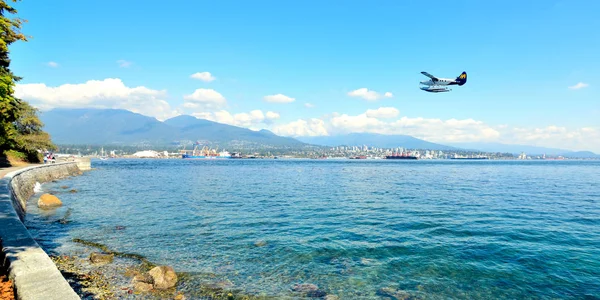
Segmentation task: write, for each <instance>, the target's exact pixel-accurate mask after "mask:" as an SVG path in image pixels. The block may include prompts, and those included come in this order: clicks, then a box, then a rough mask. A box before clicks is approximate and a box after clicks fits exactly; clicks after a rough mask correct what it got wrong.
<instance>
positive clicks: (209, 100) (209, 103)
mask: <svg viewBox="0 0 600 300" xmlns="http://www.w3.org/2000/svg"><path fill="white" fill-rule="evenodd" d="M183 99H184V100H185V102H184V104H183V106H184V107H186V108H201V109H216V108H221V107H224V106H225V105H226V104H227V100H226V99H225V97H223V95H221V94H220V93H219V92H217V91H215V90H213V89H197V90H195V91H194V92H193V93H192V94H189V95H185V96H183Z"/></svg>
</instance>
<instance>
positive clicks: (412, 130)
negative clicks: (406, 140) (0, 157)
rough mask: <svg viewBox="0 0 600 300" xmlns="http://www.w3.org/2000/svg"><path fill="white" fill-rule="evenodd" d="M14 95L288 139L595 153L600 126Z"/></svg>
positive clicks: (118, 86) (114, 84) (91, 84)
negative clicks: (363, 138)
mask: <svg viewBox="0 0 600 300" xmlns="http://www.w3.org/2000/svg"><path fill="white" fill-rule="evenodd" d="M365 90H366V89H365ZM357 91H358V90H357ZM355 92H356V91H355ZM373 93H375V92H373V91H368V90H366V92H365V93H362V92H360V93H357V94H356V93H355V94H356V95H357V96H358V95H359V94H360V96H358V97H362V98H364V99H366V100H368V99H367V98H369V99H375V98H378V99H379V98H382V97H386V96H385V94H384V95H383V96H382V95H380V94H378V93H375V94H376V95H375V94H373ZM15 95H16V96H17V97H18V98H21V99H24V100H26V101H28V102H29V103H31V104H32V105H33V106H35V107H37V108H40V109H42V110H47V109H51V108H57V107H62V108H84V107H92V108H122V109H127V110H130V111H133V112H136V113H140V114H143V115H147V116H152V117H155V118H157V119H159V120H161V121H162V120H165V119H168V118H171V117H174V116H177V115H181V114H190V115H194V116H196V117H200V118H205V119H208V120H212V121H216V122H220V123H226V124H231V125H236V126H243V127H249V128H253V129H257V128H267V129H271V130H272V131H273V132H275V133H276V134H279V135H284V136H292V137H297V136H319V135H335V134H343V133H351V132H371V133H381V134H405V135H411V136H414V137H417V138H422V139H425V140H427V141H431V142H438V143H453V142H476V141H477V142H486V141H487V142H502V143H507V144H527V145H532V146H545V147H556V148H571V149H575V150H591V151H595V152H600V127H583V128H566V127H560V126H555V125H552V126H547V127H541V128H519V127H512V128H511V127H509V126H506V125H499V126H493V125H489V124H486V123H485V122H483V121H478V120H474V119H464V120H457V119H448V120H441V119H435V118H429V119H427V118H420V117H416V118H411V117H408V116H401V114H400V111H399V110H398V109H397V108H394V107H379V108H376V109H368V110H366V111H365V112H364V113H361V114H358V115H349V114H343V113H337V112H334V113H331V114H329V115H326V116H322V117H319V118H302V119H298V120H295V121H291V122H288V123H281V122H280V120H279V119H280V117H281V116H280V114H279V113H278V112H274V111H266V112H264V111H262V110H259V109H255V110H251V111H249V112H241V113H231V112H229V111H227V110H225V108H227V105H228V102H227V99H226V98H225V96H223V95H222V94H221V93H219V92H217V91H215V90H213V89H202V88H201V89H196V90H195V91H193V92H192V93H190V94H187V95H183V104H182V105H181V106H179V107H172V106H171V105H170V104H169V102H167V101H166V99H167V97H168V95H167V91H166V90H154V89H150V88H147V87H144V86H137V87H128V86H126V85H125V84H124V83H123V81H121V80H120V79H118V78H107V79H104V80H89V81H87V82H84V83H79V84H63V85H60V86H57V87H50V86H47V85H45V84H43V83H32V84H17V86H16V88H15ZM389 96H390V97H391V95H389ZM365 97H367V98H365ZM264 100H265V101H268V102H275V103H291V102H293V101H295V100H296V99H294V98H291V97H289V96H285V95H283V94H276V95H270V96H266V97H265V98H264ZM258 101H259V100H258V99H257V102H258ZM304 105H305V106H306V107H312V105H306V104H304Z"/></svg>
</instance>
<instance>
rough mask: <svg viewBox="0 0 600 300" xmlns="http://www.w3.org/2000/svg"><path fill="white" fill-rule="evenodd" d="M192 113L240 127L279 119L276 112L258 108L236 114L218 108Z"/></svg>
mask: <svg viewBox="0 0 600 300" xmlns="http://www.w3.org/2000/svg"><path fill="white" fill-rule="evenodd" d="M192 115H193V116H195V117H197V118H202V119H207V120H211V121H215V122H219V123H224V124H229V125H234V126H242V127H252V126H254V125H260V124H270V123H272V122H273V121H274V120H276V119H279V114H278V113H276V112H272V111H267V112H266V113H263V112H262V111H261V110H259V109H255V110H252V111H250V112H247V113H237V114H231V113H230V112H228V111H226V110H219V111H215V112H198V113H193V114H192ZM254 128H256V127H254Z"/></svg>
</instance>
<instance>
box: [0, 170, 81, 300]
mask: <svg viewBox="0 0 600 300" xmlns="http://www.w3.org/2000/svg"><path fill="white" fill-rule="evenodd" d="M80 165H81V167H82V169H89V165H90V164H89V160H88V161H87V162H86V161H85V160H83V161H73V162H64V163H55V164H45V165H39V166H33V167H28V168H24V169H21V170H18V171H15V172H12V173H9V174H7V175H6V176H5V177H4V178H1V179H0V239H1V240H0V245H1V246H2V253H1V254H0V264H1V265H2V266H3V267H5V268H7V269H8V273H9V278H10V279H11V280H12V281H13V282H14V285H15V294H16V297H17V299H26V300H28V299H57V300H58V299H79V296H78V295H77V294H76V293H75V291H74V290H73V289H72V288H71V286H70V285H69V283H68V282H67V281H66V280H65V278H64V277H63V276H62V274H61V273H60V271H59V270H58V268H56V266H55V265H54V263H53V262H52V260H51V259H50V257H49V256H48V255H47V254H46V253H45V252H44V250H42V248H40V246H39V245H38V244H37V242H36V241H35V240H34V239H33V238H32V237H31V235H30V234H29V232H28V231H27V228H26V227H25V225H23V218H24V216H25V212H26V207H27V200H28V199H29V198H30V197H31V196H32V195H33V194H34V192H33V188H34V186H35V183H36V182H40V183H42V182H48V181H52V180H55V179H62V178H66V177H69V176H73V175H79V174H81V173H82V170H81V169H80V167H79V166H80Z"/></svg>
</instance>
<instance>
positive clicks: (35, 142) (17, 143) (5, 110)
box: [0, 0, 56, 160]
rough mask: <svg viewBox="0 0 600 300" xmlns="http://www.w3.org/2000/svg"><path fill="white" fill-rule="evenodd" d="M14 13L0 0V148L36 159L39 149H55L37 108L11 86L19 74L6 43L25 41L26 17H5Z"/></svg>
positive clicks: (13, 9) (0, 150)
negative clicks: (23, 29)
mask: <svg viewBox="0 0 600 300" xmlns="http://www.w3.org/2000/svg"><path fill="white" fill-rule="evenodd" d="M17 1H19V0H12V2H17ZM16 13H17V10H16V9H15V8H13V7H12V6H10V5H9V3H7V1H5V0H0V152H2V153H4V152H5V151H7V150H16V151H20V152H22V153H24V154H25V155H26V156H27V157H29V159H30V160H38V159H39V158H38V157H39V156H38V150H46V149H56V146H54V145H53V144H52V142H51V140H50V135H48V133H46V132H44V131H43V130H42V128H43V125H44V124H43V123H42V122H41V121H40V120H39V118H38V116H37V113H38V110H37V109H35V108H34V107H32V106H31V105H29V103H27V102H26V101H22V100H20V99H17V98H16V97H15V96H14V87H15V85H16V82H17V81H19V80H20V79H21V78H20V77H17V76H15V75H14V74H13V73H12V71H11V70H10V57H9V54H10V51H9V46H10V45H11V44H12V43H14V42H17V41H24V42H26V41H27V37H26V36H25V35H24V34H23V33H21V26H22V24H23V23H24V22H26V21H25V20H23V19H20V18H12V19H11V18H9V17H7V14H13V15H14V14H16ZM0 154H1V153H0Z"/></svg>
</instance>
